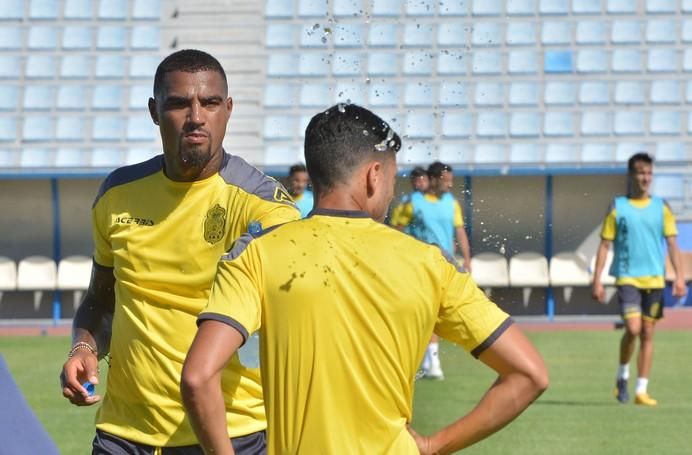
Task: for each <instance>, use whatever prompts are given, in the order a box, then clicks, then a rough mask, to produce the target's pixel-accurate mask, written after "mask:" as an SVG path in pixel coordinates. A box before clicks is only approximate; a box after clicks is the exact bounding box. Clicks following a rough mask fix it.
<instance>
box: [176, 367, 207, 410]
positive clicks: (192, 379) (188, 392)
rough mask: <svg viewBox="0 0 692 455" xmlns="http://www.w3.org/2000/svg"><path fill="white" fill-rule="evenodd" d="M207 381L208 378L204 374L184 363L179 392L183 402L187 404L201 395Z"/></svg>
mask: <svg viewBox="0 0 692 455" xmlns="http://www.w3.org/2000/svg"><path fill="white" fill-rule="evenodd" d="M208 382H209V378H208V377H207V376H206V375H204V374H202V373H201V372H200V371H199V370H195V369H193V368H190V367H189V366H188V365H187V364H186V365H185V366H184V367H183V372H182V374H181V377H180V394H181V395H182V398H183V403H184V404H185V405H186V406H188V404H190V403H194V402H195V401H197V400H198V399H199V397H201V396H203V395H204V390H205V389H206V387H207V383H208Z"/></svg>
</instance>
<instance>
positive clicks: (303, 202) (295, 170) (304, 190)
mask: <svg viewBox="0 0 692 455" xmlns="http://www.w3.org/2000/svg"><path fill="white" fill-rule="evenodd" d="M308 185H310V177H309V176H308V170H307V169H306V168H305V165H304V164H295V165H293V166H291V168H290V169H289V171H288V191H289V192H290V193H291V197H292V198H293V201H294V202H295V203H296V207H297V208H298V210H300V216H301V217H302V218H305V217H306V216H308V214H309V213H310V211H311V210H312V206H313V204H314V197H313V195H312V191H310V190H309V189H308Z"/></svg>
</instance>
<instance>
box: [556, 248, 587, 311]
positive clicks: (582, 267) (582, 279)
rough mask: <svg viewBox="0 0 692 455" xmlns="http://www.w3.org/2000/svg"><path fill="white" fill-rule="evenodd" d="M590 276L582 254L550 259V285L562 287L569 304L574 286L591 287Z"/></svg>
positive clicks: (569, 253)
mask: <svg viewBox="0 0 692 455" xmlns="http://www.w3.org/2000/svg"><path fill="white" fill-rule="evenodd" d="M589 284H591V276H590V275H589V269H588V264H587V261H586V258H585V257H584V256H583V255H581V254H580V253H576V252H563V253H558V254H556V255H555V256H553V257H552V258H551V259H550V285H551V286H553V287H562V288H563V294H564V297H565V301H567V302H569V300H570V298H571V296H572V287H573V286H589Z"/></svg>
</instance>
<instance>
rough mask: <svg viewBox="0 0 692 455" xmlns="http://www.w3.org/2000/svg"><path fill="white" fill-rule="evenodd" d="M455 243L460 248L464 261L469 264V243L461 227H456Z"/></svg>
mask: <svg viewBox="0 0 692 455" xmlns="http://www.w3.org/2000/svg"><path fill="white" fill-rule="evenodd" d="M457 243H458V244H459V248H460V249H461V254H462V256H464V263H465V264H466V265H469V264H470V263H471V244H470V243H469V238H468V236H467V235H466V231H464V228H463V227H461V228H457Z"/></svg>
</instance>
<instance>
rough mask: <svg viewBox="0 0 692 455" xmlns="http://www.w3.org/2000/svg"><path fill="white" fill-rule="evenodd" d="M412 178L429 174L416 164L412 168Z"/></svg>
mask: <svg viewBox="0 0 692 455" xmlns="http://www.w3.org/2000/svg"><path fill="white" fill-rule="evenodd" d="M410 175H411V180H414V179H417V178H419V177H423V176H424V175H428V173H427V171H426V170H425V169H423V168H422V167H420V166H416V167H414V168H413V169H412V170H411V174H410Z"/></svg>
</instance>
